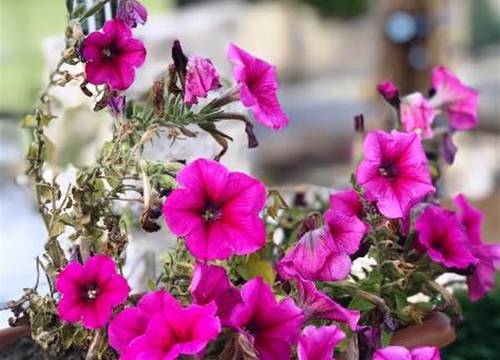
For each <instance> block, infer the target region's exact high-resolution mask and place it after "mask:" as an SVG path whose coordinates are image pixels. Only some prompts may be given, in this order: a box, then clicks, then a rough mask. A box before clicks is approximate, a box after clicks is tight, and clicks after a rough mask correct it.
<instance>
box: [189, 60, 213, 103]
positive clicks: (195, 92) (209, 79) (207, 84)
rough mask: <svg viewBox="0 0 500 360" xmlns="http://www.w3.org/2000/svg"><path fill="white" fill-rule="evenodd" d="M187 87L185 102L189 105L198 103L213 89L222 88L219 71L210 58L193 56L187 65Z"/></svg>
mask: <svg viewBox="0 0 500 360" xmlns="http://www.w3.org/2000/svg"><path fill="white" fill-rule="evenodd" d="M186 71H187V73H186V87H185V93H184V102H185V103H186V104H188V105H193V104H197V103H198V98H205V97H207V94H208V92H209V91H211V90H215V89H218V88H220V87H221V86H222V85H221V83H220V80H219V73H218V72H217V69H216V68H215V66H214V65H213V64H212V62H211V61H210V60H209V59H205V58H201V57H198V56H192V57H190V58H189V61H188V63H187V67H186Z"/></svg>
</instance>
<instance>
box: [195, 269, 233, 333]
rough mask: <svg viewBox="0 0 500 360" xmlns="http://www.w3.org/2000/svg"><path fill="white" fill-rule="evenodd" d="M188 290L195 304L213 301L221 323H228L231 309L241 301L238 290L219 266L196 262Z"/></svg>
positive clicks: (224, 270)
mask: <svg viewBox="0 0 500 360" xmlns="http://www.w3.org/2000/svg"><path fill="white" fill-rule="evenodd" d="M189 290H190V292H191V296H192V298H193V303H195V304H198V305H205V304H208V303H209V302H210V301H215V303H216V304H217V316H218V317H219V319H220V321H221V324H222V325H228V324H229V320H230V316H231V311H232V310H233V308H234V307H235V306H236V305H237V304H239V303H241V302H242V300H241V295H240V291H239V290H238V289H237V288H236V287H235V286H234V285H233V284H231V282H230V281H229V278H228V276H227V272H226V269H224V268H223V267H221V266H215V265H205V264H200V263H197V264H196V266H195V268H194V272H193V278H192V280H191V285H190V286H189Z"/></svg>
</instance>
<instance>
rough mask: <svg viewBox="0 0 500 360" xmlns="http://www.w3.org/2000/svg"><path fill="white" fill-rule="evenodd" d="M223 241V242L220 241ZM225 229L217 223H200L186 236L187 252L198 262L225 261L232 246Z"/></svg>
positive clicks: (229, 254)
mask: <svg viewBox="0 0 500 360" xmlns="http://www.w3.org/2000/svg"><path fill="white" fill-rule="evenodd" d="M221 239H223V241H220V240H221ZM227 239H229V237H228V235H227V232H226V231H225V227H224V226H223V225H221V224H218V223H217V222H214V223H212V224H204V223H201V224H200V225H199V226H197V227H196V228H194V229H193V230H192V231H191V232H190V233H189V234H188V235H187V236H186V246H187V248H188V250H189V252H190V253H191V254H192V255H193V256H194V257H195V258H197V259H200V260H214V259H221V260H222V259H227V258H228V257H229V256H231V254H232V250H233V248H232V244H231V242H230V241H227Z"/></svg>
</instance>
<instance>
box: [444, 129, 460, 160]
mask: <svg viewBox="0 0 500 360" xmlns="http://www.w3.org/2000/svg"><path fill="white" fill-rule="evenodd" d="M441 152H442V155H443V158H444V160H445V161H446V162H447V163H448V164H450V165H451V164H453V162H454V161H455V155H456V154H457V147H456V146H455V143H454V142H453V134H452V133H446V134H444V135H443V143H442V145H441Z"/></svg>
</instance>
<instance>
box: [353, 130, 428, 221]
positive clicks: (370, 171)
mask: <svg viewBox="0 0 500 360" xmlns="http://www.w3.org/2000/svg"><path fill="white" fill-rule="evenodd" d="M356 180H357V182H358V184H359V185H360V186H361V187H362V188H363V189H364V191H365V197H366V199H367V200H369V201H374V202H376V203H377V207H378V209H379V211H380V212H381V213H382V214H383V215H385V216H387V217H388V218H401V217H403V216H404V215H405V214H406V213H407V212H408V210H409V208H410V207H411V206H412V205H414V204H415V202H416V201H419V200H421V199H423V198H424V197H425V195H427V194H428V193H430V192H433V191H435V188H434V186H433V185H432V182H431V176H430V173H429V169H428V167H427V158H426V157H425V153H424V149H423V146H422V143H421V141H420V139H419V137H418V135H417V134H415V133H402V132H398V131H392V132H391V133H390V134H388V133H385V132H383V131H373V132H370V133H368V135H367V136H366V139H365V141H364V159H363V160H362V161H361V163H360V164H359V165H358V168H357V169H356Z"/></svg>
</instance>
